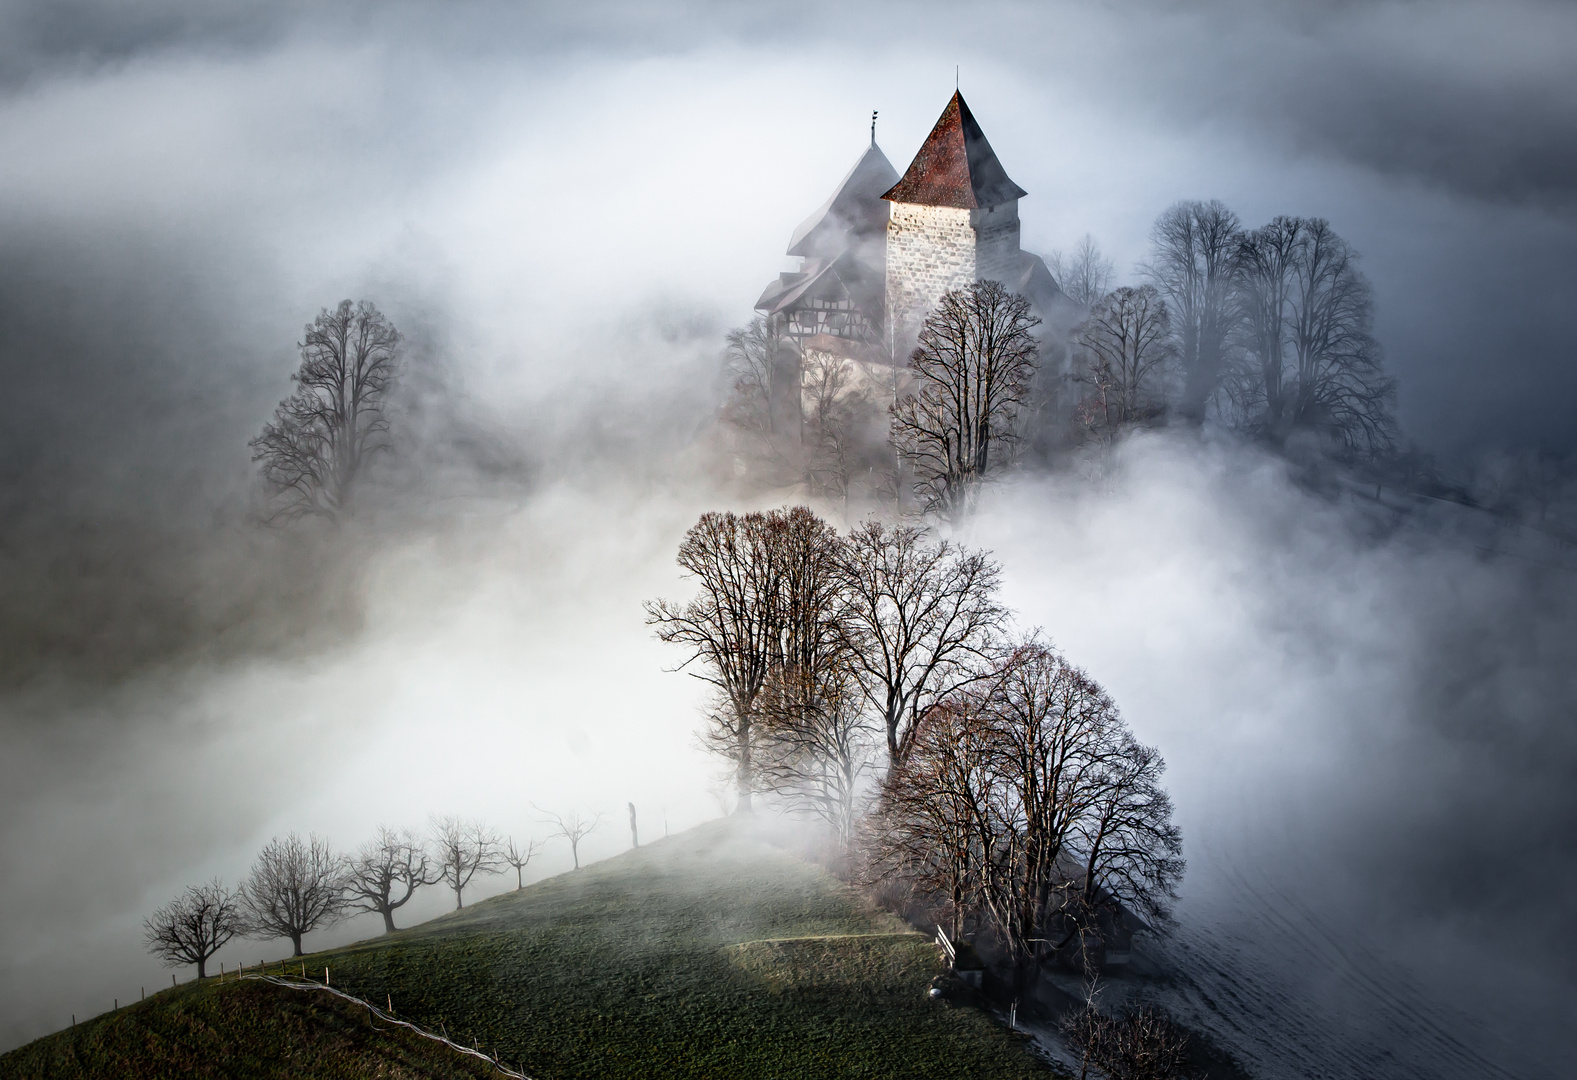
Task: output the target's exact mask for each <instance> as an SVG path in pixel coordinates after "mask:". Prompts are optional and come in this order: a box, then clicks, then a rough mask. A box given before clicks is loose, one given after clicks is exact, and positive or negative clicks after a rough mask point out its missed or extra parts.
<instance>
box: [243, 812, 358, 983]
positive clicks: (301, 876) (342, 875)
mask: <svg viewBox="0 0 1577 1080" xmlns="http://www.w3.org/2000/svg"><path fill="white" fill-rule="evenodd" d="M345 881H346V866H345V860H344V859H343V858H341V857H340V856H338V855H336V854H335V853H334V852H333V851H332V850H331V849H330V848H329V845H328V842H327V841H325V840H319V839H318V837H317V835H316V834H313V835H311V836H310V837H308V838H307V839H306V840H303V839H302V838H301V836H300V834H299V833H291V834H290V835H289V836H286V837H283V838H281V837H277V836H276V837H274V839H272V840H270V841H269V842H268V844H267V846H265V847H264V848H263V850H262V852H261V853H259V854H258V857H257V862H256V863H254V864H253V865H252V871H251V873H249V874H248V875H247V877H246V880H245V881H243V882H242V884H241V895H242V899H243V902H244V904H245V907H246V927H247V934H248V935H249V936H267V937H287V938H289V939H290V944H291V946H292V947H293V949H294V950H295V951H294V952H293V954H292V955H295V956H300V955H301V939H302V937H303V936H305V935H306V934H308V933H310V932H312V931H313V930H316V929H318V928H320V927H324V926H332V925H333V924H334V923H335V922H337V921H339V919H340V917H341V916H342V915H344V913H345V910H346V896H345Z"/></svg>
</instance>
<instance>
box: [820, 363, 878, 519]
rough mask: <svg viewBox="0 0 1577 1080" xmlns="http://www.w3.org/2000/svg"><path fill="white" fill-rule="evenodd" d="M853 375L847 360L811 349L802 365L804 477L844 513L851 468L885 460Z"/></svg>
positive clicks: (868, 404)
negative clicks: (871, 433)
mask: <svg viewBox="0 0 1577 1080" xmlns="http://www.w3.org/2000/svg"><path fill="white" fill-rule="evenodd" d="M852 374H853V369H852V367H851V364H850V362H849V361H847V360H845V359H843V358H842V357H837V356H830V355H827V354H824V353H814V352H812V353H810V354H809V355H808V356H807V357H806V360H805V363H804V368H803V389H802V396H803V408H804V414H805V416H804V431H803V441H804V450H805V455H806V461H805V479H806V481H807V483H808V485H809V487H810V490H811V491H812V492H813V493H815V494H817V495H824V496H827V497H829V498H833V499H837V500H839V501H840V502H841V503H842V504H843V507H844V512H845V513H847V511H848V505H849V491H850V487H851V486H852V484H853V481H854V476H855V474H856V472H859V471H861V470H864V469H874V468H875V467H876V466H877V465H878V464H885V463H886V462H885V457H884V456H881V457H879V455H884V454H885V450H884V447H882V446H881V445H879V444H880V442H881V441H880V440H878V439H871V438H869V437H867V429H868V427H869V425H870V422H871V421H872V420H873V419H874V418H875V417H876V416H877V410H876V407H875V405H874V404H873V403H872V401H871V398H870V395H869V394H867V393H866V392H865V391H864V390H862V389H858V388H856V387H855V386H854V385H853V378H852Z"/></svg>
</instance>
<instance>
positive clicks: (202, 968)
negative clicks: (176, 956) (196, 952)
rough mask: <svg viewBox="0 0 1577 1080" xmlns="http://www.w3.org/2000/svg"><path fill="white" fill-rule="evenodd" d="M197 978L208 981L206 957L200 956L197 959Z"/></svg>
mask: <svg viewBox="0 0 1577 1080" xmlns="http://www.w3.org/2000/svg"><path fill="white" fill-rule="evenodd" d="M197 977H198V978H199V979H206V978H207V977H208V957H206V956H200V957H198V958H197Z"/></svg>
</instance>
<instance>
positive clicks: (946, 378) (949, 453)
mask: <svg viewBox="0 0 1577 1080" xmlns="http://www.w3.org/2000/svg"><path fill="white" fill-rule="evenodd" d="M1039 323H1040V320H1039V319H1038V318H1036V317H1035V316H1034V315H1032V314H1031V313H1030V306H1029V301H1028V300H1026V299H1024V297H1022V296H1017V295H1015V294H1013V293H1010V292H1008V291H1007V290H1006V289H1005V288H1003V287H1002V285H1001V284H1000V283H999V282H995V281H977V282H975V284H973V285H970V286H968V287H967V288H963V289H955V290H953V291H952V292H949V293H947V294H945V295H944V296H943V297H942V299H941V300H940V301H939V302H938V304H937V307H936V310H935V311H934V312H932V313H931V315H930V316H929V317H928V318H927V319H926V321H925V325H924V327H923V328H922V329H921V330H920V340H919V344H918V345H917V346H916V347H915V350H914V352H913V353H911V354H910V357H909V367H910V368H911V370H912V371H913V372H914V376H915V380H914V386H913V389H912V391H911V392H910V393H909V394H907V395H906V396H904V397H901V398H899V399H898V400H897V401H896V402H894V403H893V406H892V441H893V445H894V446H895V447H896V448H897V449H898V451H899V453H900V455H901V456H902V458H903V460H904V462H905V464H906V466H907V467H908V468H910V469H911V470H912V471H913V474H914V482H913V487H914V491H915V494H916V495H917V496H918V497H919V499H920V502H921V506H922V508H923V509H924V510H925V511H926V512H927V513H936V514H938V515H940V516H942V517H944V518H946V519H948V520H954V521H956V520H959V519H960V518H963V517H965V516H967V515H968V513H969V512H970V511H971V510H973V509H974V506H975V503H976V501H977V499H978V497H979V493H980V487H981V485H982V484H983V483H985V482H986V481H987V480H988V479H990V478H991V477H992V476H993V475H994V474H995V473H996V472H998V471H1000V470H1001V469H1002V468H1003V467H1004V466H1006V465H1007V464H1008V463H1009V462H1010V461H1011V460H1012V457H1013V452H1014V449H1015V447H1016V445H1017V442H1018V434H1019V433H1018V430H1017V426H1018V421H1019V414H1020V413H1021V412H1022V411H1023V410H1024V408H1025V407H1026V406H1027V404H1028V402H1029V396H1030V387H1031V383H1032V382H1033V380H1034V377H1035V369H1036V357H1037V355H1038V348H1039V345H1038V343H1037V342H1036V340H1035V336H1034V334H1033V333H1031V331H1032V330H1033V329H1034V328H1035V327H1036V326H1037V325H1039Z"/></svg>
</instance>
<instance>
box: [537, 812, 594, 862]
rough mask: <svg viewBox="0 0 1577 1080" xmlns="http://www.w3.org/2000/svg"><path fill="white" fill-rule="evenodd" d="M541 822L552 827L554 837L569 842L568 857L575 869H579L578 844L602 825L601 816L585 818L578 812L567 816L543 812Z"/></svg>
mask: <svg viewBox="0 0 1577 1080" xmlns="http://www.w3.org/2000/svg"><path fill="white" fill-rule="evenodd" d="M543 813H544V816H543V820H545V821H546V822H547V823H548V824H549V825H552V826H553V834H552V835H554V836H562V837H563V838H564V839H566V840H568V841H569V851H570V857H571V858H572V859H573V860H574V862H575V869H577V870H579V869H580V842H581V841H582V840H583V839H585V838H586V835H587V834H588V833H591V832H593V831H595V830H596V828H597V827H598V826H599V825H601V824H602V815H601V814H597V815H594V816H593V817H586V816H585V815H584V814H582V813H581V812H580V811H579V810H571V811H570V812H569V813H567V814H554V813H548V812H546V811H544V812H543Z"/></svg>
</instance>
